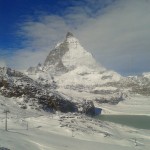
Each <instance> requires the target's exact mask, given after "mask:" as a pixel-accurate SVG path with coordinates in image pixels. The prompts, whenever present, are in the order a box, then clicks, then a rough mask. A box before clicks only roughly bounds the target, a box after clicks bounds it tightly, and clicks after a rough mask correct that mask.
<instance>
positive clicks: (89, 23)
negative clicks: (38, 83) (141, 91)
mask: <svg viewBox="0 0 150 150" xmlns="http://www.w3.org/2000/svg"><path fill="white" fill-rule="evenodd" d="M68 31H70V32H72V33H73V34H74V35H75V36H76V37H77V38H78V39H79V41H80V43H81V44H82V46H83V47H84V48H85V49H86V50H88V51H89V52H91V53H92V55H93V56H94V57H95V59H96V60H97V62H98V63H100V64H101V65H103V66H104V67H106V68H107V69H111V70H114V71H116V72H118V73H120V74H121V75H124V76H126V75H135V74H141V73H143V72H150V0H105V1H104V0H0V66H8V67H12V68H14V69H17V70H26V69H27V68H28V67H30V66H36V65H37V64H38V63H39V62H40V63H43V62H44V60H45V58H46V56H47V55H48V54H49V52H50V50H52V49H53V48H54V47H55V45H56V44H57V42H61V41H63V40H64V38H65V35H66V33H67V32H68Z"/></svg>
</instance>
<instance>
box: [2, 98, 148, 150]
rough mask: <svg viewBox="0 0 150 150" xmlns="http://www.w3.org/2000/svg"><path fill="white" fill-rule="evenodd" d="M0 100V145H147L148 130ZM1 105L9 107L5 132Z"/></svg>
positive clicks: (49, 149) (14, 148)
mask: <svg viewBox="0 0 150 150" xmlns="http://www.w3.org/2000/svg"><path fill="white" fill-rule="evenodd" d="M17 101H18V100H17ZM4 102H5V104H4ZM0 103H1V105H0V147H6V148H9V149H10V150H60V149H61V150H77V149H82V150H91V149H92V150H98V149H103V150H134V149H136V150H137V149H138V150H140V149H141V150H149V147H150V136H149V135H150V130H142V129H134V128H130V127H127V126H121V125H118V124H114V123H110V122H104V121H100V120H97V119H94V118H90V117H86V116H84V115H83V116H82V115H79V114H71V113H70V114H69V113H68V114H61V113H58V112H57V113H56V114H50V113H46V112H42V111H41V112H40V111H36V110H30V109H28V110H23V109H21V108H18V107H17V105H16V104H15V99H7V98H4V97H2V96H0ZM118 107H119V106H118ZM5 108H8V109H9V110H10V113H9V114H8V131H7V132H6V131H5V130H4V127H5V114H4V113H3V110H4V109H5ZM27 125H28V126H27ZM27 128H28V130H27Z"/></svg>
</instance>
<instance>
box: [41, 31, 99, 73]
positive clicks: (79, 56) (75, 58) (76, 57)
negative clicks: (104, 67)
mask: <svg viewBox="0 0 150 150" xmlns="http://www.w3.org/2000/svg"><path fill="white" fill-rule="evenodd" d="M79 66H86V67H89V68H98V64H97V63H96V61H95V60H94V58H93V56H92V55H91V54H90V53H89V52H88V51H86V50H85V49H84V48H83V47H82V46H81V44H80V42H79V40H78V39H77V38H76V37H74V35H73V34H72V33H71V32H68V33H67V35H66V38H65V40H64V41H63V42H61V43H58V44H57V45H56V47H55V48H54V49H53V50H51V51H50V53H49V55H48V56H47V58H46V60H45V62H44V70H50V72H51V73H52V74H54V75H57V74H59V73H63V72H67V71H71V70H73V69H75V68H77V67H79Z"/></svg>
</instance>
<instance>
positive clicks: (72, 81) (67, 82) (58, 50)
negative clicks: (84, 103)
mask: <svg viewBox="0 0 150 150" xmlns="http://www.w3.org/2000/svg"><path fill="white" fill-rule="evenodd" d="M26 74H27V75H28V76H30V77H31V78H33V79H34V80H37V81H38V82H40V83H42V84H45V83H52V82H53V83H56V86H57V91H59V92H61V93H63V94H66V95H69V96H71V97H73V98H75V99H78V100H83V99H88V100H97V101H101V102H110V103H118V102H119V101H120V100H122V99H123V91H122V89H118V88H116V87H112V86H109V84H110V83H114V82H115V83H116V82H119V81H120V80H121V78H122V77H121V75H119V74H118V73H116V72H114V71H111V70H107V69H106V68H104V67H103V66H102V65H100V64H98V63H97V62H96V61H95V59H94V58H93V56H92V54H91V53H89V52H88V51H87V50H85V49H84V48H83V47H82V46H81V44H80V42H79V40H78V39H77V38H76V37H74V35H73V34H72V33H70V32H68V33H67V35H66V37H65V39H64V41H63V42H61V43H58V44H57V45H56V47H55V48H54V49H53V50H51V51H50V53H49V55H48V56H47V58H46V60H45V62H44V64H39V65H38V66H37V67H30V68H29V69H28V70H27V73H26Z"/></svg>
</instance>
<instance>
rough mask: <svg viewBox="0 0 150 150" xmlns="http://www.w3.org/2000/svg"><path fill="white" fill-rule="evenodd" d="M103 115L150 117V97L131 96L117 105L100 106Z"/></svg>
mask: <svg viewBox="0 0 150 150" xmlns="http://www.w3.org/2000/svg"><path fill="white" fill-rule="evenodd" d="M98 107H101V108H102V109H103V111H102V113H103V114H124V115H147V116H150V97H149V96H141V95H138V94H137V95H131V96H130V97H128V98H127V99H126V100H124V101H121V102H120V103H119V104H117V105H110V104H100V105H98Z"/></svg>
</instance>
